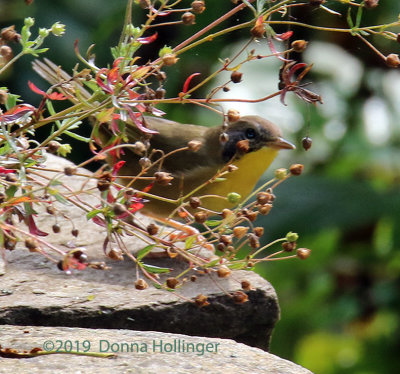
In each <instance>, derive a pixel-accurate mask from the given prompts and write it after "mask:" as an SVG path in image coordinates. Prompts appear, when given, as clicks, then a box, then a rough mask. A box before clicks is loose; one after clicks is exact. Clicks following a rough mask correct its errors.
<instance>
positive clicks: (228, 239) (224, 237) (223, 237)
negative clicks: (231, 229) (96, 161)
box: [219, 235, 232, 245]
mask: <svg viewBox="0 0 400 374" xmlns="http://www.w3.org/2000/svg"><path fill="white" fill-rule="evenodd" d="M219 241H220V242H221V243H223V244H225V245H230V244H232V235H221V236H220V238H219Z"/></svg>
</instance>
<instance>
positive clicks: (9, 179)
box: [5, 173, 18, 183]
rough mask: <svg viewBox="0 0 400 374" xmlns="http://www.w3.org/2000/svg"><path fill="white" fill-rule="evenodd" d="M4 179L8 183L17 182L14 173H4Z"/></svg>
mask: <svg viewBox="0 0 400 374" xmlns="http://www.w3.org/2000/svg"><path fill="white" fill-rule="evenodd" d="M5 180H6V181H7V182H10V183H16V182H18V178H17V176H16V175H15V174H14V173H10V174H6V176H5Z"/></svg>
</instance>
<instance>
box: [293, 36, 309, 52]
mask: <svg viewBox="0 0 400 374" xmlns="http://www.w3.org/2000/svg"><path fill="white" fill-rule="evenodd" d="M307 44H308V42H306V41H305V40H303V39H299V40H294V41H293V42H292V44H291V45H290V46H291V47H292V48H293V50H294V51H295V52H297V53H301V52H304V51H305V50H306V48H307Z"/></svg>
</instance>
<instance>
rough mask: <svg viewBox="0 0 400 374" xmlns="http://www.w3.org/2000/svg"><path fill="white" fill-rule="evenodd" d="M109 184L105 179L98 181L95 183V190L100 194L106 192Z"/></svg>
mask: <svg viewBox="0 0 400 374" xmlns="http://www.w3.org/2000/svg"><path fill="white" fill-rule="evenodd" d="M110 185H111V183H110V182H109V181H108V180H105V179H99V180H98V181H97V189H98V190H99V191H100V192H103V191H107V190H108V189H109V188H110Z"/></svg>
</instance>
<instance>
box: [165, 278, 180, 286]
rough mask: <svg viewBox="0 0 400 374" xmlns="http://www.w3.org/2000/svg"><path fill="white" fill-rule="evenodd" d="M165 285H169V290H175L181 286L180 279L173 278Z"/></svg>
mask: <svg viewBox="0 0 400 374" xmlns="http://www.w3.org/2000/svg"><path fill="white" fill-rule="evenodd" d="M165 283H166V284H167V287H168V288H175V287H176V286H177V285H178V284H179V281H178V279H176V278H172V277H171V278H167V280H166V281H165Z"/></svg>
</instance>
